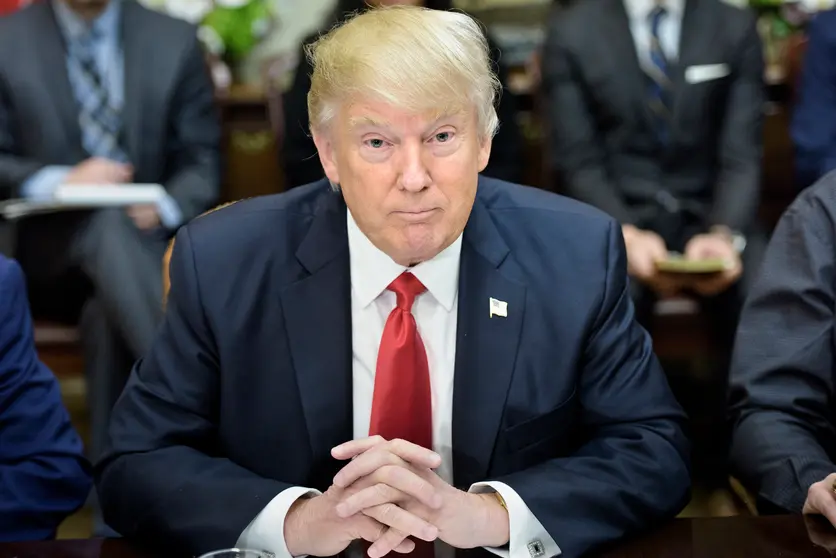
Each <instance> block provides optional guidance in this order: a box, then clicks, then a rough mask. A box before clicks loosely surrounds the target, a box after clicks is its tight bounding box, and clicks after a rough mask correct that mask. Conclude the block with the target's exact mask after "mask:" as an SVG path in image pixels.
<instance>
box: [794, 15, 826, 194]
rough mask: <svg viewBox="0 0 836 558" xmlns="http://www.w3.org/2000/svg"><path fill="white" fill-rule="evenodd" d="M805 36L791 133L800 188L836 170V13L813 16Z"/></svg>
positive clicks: (797, 180)
mask: <svg viewBox="0 0 836 558" xmlns="http://www.w3.org/2000/svg"><path fill="white" fill-rule="evenodd" d="M806 34H807V41H808V42H807V47H806V50H805V53H804V63H803V69H802V72H801V83H799V84H797V85H798V96H797V98H796V100H795V108H794V110H793V116H792V125H791V130H790V131H791V135H792V142H793V145H794V147H795V171H796V183H797V185H798V186H799V187H801V188H805V187H807V186H809V185H810V184H813V183H814V182H816V181H817V180H818V179H819V178H821V177H822V176H824V175H825V174H827V173H829V172H830V171H832V170H836V10H829V11H825V12H821V13H819V14H816V15H815V16H814V17H813V19H812V21H811V22H810V23H809V24H808V26H807V30H806Z"/></svg>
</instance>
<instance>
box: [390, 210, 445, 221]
mask: <svg viewBox="0 0 836 558" xmlns="http://www.w3.org/2000/svg"><path fill="white" fill-rule="evenodd" d="M436 211H438V210H437V209H427V210H424V211H395V212H394V214H395V215H396V216H397V217H399V218H401V219H403V220H404V221H409V222H412V223H415V222H420V221H426V220H427V219H429V218H430V217H432V216H433V215H435V213H436Z"/></svg>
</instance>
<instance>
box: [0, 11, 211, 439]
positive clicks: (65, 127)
mask: <svg viewBox="0 0 836 558" xmlns="http://www.w3.org/2000/svg"><path fill="white" fill-rule="evenodd" d="M59 1H60V0H55V1H54V2H52V3H51V2H49V1H45V2H39V3H36V4H33V5H31V6H29V7H28V8H26V9H24V10H22V11H20V12H17V13H15V14H13V15H12V16H10V17H8V18H5V19H2V20H0V198H16V197H43V196H45V195H46V196H47V197H48V195H49V191H50V190H51V189H52V188H54V187H55V186H57V184H59V183H60V182H61V180H62V177H63V176H66V174H67V173H68V172H69V169H70V168H71V167H73V166H74V165H77V164H78V163H80V162H82V161H84V160H86V159H88V158H89V157H92V156H94V155H97V156H102V155H101V154H99V153H90V152H89V149H88V148H87V147H86V146H85V143H84V138H85V137H86V136H85V130H86V128H83V125H82V119H81V117H80V114H81V109H80V105H81V104H82V103H84V102H87V98H85V97H83V96H82V95H81V93H80V91H82V90H81V89H80V86H79V85H78V76H77V75H76V74H73V72H72V68H73V65H72V64H71V62H72V61H73V59H72V56H71V53H72V48H74V46H75V44H76V43H75V41H80V40H81V38H82V36H83V34H84V32H85V31H86V30H87V29H88V28H89V26H87V25H85V24H84V22H83V21H81V20H80V18H79V17H78V16H77V15H76V14H74V13H73V12H72V11H71V10H70V8H69V7H68V6H67V5H65V4H61V3H59ZM93 25H94V28H95V30H96V32H97V35H96V39H97V42H96V43H95V45H94V46H95V48H94V53H95V59H94V60H95V61H96V62H98V66H99V71H100V72H101V74H102V81H103V82H104V83H105V86H106V87H107V89H108V95H109V97H110V100H111V103H112V104H116V105H118V104H120V103H118V102H117V101H115V99H119V98H121V99H122V102H121V108H120V109H118V113H119V116H120V119H121V122H122V127H121V134H120V136H119V138H118V143H119V146H118V147H119V149H120V150H121V151H122V152H123V153H124V155H125V157H126V159H127V161H128V162H129V163H130V164H132V165H133V169H134V171H133V181H134V182H140V183H159V184H162V185H163V186H164V187H165V188H166V191H167V192H168V196H169V197H168V199H167V200H166V201H167V203H166V204H165V207H160V210H159V211H160V213H159V214H160V218H161V221H162V226H161V227H158V228H157V229H152V230H140V229H138V228H137V227H136V226H135V225H134V223H133V221H132V220H131V219H130V218H129V217H128V216H127V214H126V213H125V212H124V211H123V210H121V209H109V210H100V211H95V212H71V213H62V214H54V215H46V216H40V217H34V218H28V219H25V220H24V221H23V222H21V223H20V226H19V227H18V230H17V252H16V253H17V257H18V259H19V261H20V262H21V265H22V266H23V268H24V270H25V271H26V273H27V276H28V278H29V279H30V284H31V285H32V286H33V293H32V294H33V297H32V298H33V301H35V302H41V301H44V300H49V301H50V302H54V303H56V304H60V303H63V302H65V301H64V300H62V299H64V298H66V297H67V294H66V291H65V289H64V287H66V286H67V284H68V281H69V279H68V278H70V277H75V276H76V274H77V272H80V273H78V275H80V276H82V277H83V279H84V280H85V281H89V283H91V284H92V291H93V296H94V300H95V302H93V303H91V306H89V307H88V308H86V309H85V314H84V316H83V319H82V323H81V325H82V335H83V337H84V339H83V340H84V345H85V349H86V350H85V356H86V358H85V362H86V366H87V367H88V370H87V377H88V400H89V402H90V405H91V408H90V413H91V421H92V429H91V430H92V431H91V444H90V450H91V453H92V454H93V455H96V454H97V453H98V452H99V450H100V449H101V444H102V438H103V436H104V434H105V431H106V425H107V422H108V418H109V414H110V409H111V407H112V405H113V403H114V402H115V397H116V395H118V393H119V392H120V391H121V388H122V386H123V385H124V382H125V380H126V378H127V375H128V372H129V370H130V364H131V362H132V360H134V359H136V358H137V357H140V356H141V355H143V354H144V353H145V352H146V351H147V350H148V348H149V347H150V345H151V340H152V338H153V336H154V334H155V332H156V328H157V325H158V323H159V320H160V318H161V304H162V285H161V274H162V263H161V261H162V255H163V253H164V251H165V247H166V242H167V239H168V237H169V236H170V235H171V234H172V233H173V231H174V230H175V229H176V228H177V227H178V226H179V225H180V224H181V223H183V222H186V221H188V220H189V219H191V218H192V217H194V216H195V215H198V214H199V213H201V212H203V211H204V210H206V209H207V208H209V207H210V206H212V205H213V204H214V203H215V202H216V199H217V197H218V189H219V152H218V149H219V146H218V144H219V136H220V125H219V121H218V118H217V114H216V111H215V107H214V100H213V87H212V84H211V81H210V79H209V75H208V72H207V69H206V65H205V62H204V57H203V53H202V49H201V47H200V44H199V43H198V40H197V38H196V33H195V29H194V27H193V26H191V25H189V24H187V23H185V22H183V21H179V20H176V19H173V18H171V17H168V16H165V15H162V14H159V13H157V12H153V11H150V10H148V9H146V8H144V7H142V6H140V5H139V4H138V3H136V2H134V1H133V0H112V2H110V4H109V5H108V6H107V8H106V10H105V11H104V13H102V14H101V15H100V16H99V17H98V18H97V19H96V20H95V23H94V24H93ZM22 45H27V46H26V47H25V48H24V47H22ZM119 75H122V79H118V78H119ZM114 76H115V77H114ZM56 293H59V294H60V295H59V296H58V297H57V298H58V300H56V296H55V294H56ZM50 295H52V296H50ZM103 330H107V331H110V332H111V333H110V334H108V335H104V334H102V331H103ZM111 338H117V339H119V347H116V348H114V347H110V346H104V345H106V344H108V339H111ZM108 355H109V356H110V357H113V359H110V358H105V357H106V356H108Z"/></svg>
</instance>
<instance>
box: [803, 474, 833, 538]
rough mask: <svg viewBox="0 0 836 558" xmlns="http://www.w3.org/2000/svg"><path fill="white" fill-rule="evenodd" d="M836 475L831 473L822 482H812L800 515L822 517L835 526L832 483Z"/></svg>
mask: <svg viewBox="0 0 836 558" xmlns="http://www.w3.org/2000/svg"><path fill="white" fill-rule="evenodd" d="M834 482H836V473H831V474H829V475H827V477H825V479H824V480H821V481H819V482H814V483H813V484H811V485H810V488H809V489H808V490H807V500H806V501H805V502H804V509H803V510H802V513H804V514H805V515H808V514H816V515H823V516H825V517H826V518H827V520H828V521H830V523H831V525H834V526H836V492H835V491H834V489H833V488H834V487H833V483H834Z"/></svg>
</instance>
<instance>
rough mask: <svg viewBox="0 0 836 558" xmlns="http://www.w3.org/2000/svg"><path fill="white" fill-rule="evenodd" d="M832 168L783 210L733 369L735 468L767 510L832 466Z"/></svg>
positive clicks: (835, 227) (795, 502)
mask: <svg viewBox="0 0 836 558" xmlns="http://www.w3.org/2000/svg"><path fill="white" fill-rule="evenodd" d="M834 245H836V173H830V174H829V175H827V176H826V177H824V178H823V179H822V180H821V181H820V183H819V184H817V185H815V186H812V187H810V188H808V189H807V190H805V191H804V192H803V193H802V194H801V195H800V196H799V197H798V199H796V200H795V202H793V204H792V205H791V206H790V207H789V209H787V211H786V213H785V214H784V215H783V216H782V217H781V220H780V221H779V223H778V226H777V227H776V229H775V232H774V233H773V235H772V240H771V242H770V244H769V248H768V250H767V252H766V257H765V259H764V260H763V264H762V267H761V275H760V278H759V279H758V281H757V282H756V283H755V285H754V286H753V288H752V292H751V295H750V297H749V299H748V300H747V302H746V305H745V307H744V309H743V314H742V316H741V319H740V326H739V329H738V333H737V340H736V343H735V352H734V359H733V363H732V369H731V410H732V418H733V420H734V423H735V430H734V438H733V444H732V453H731V457H732V463H733V465H734V468H735V473H736V474H737V475H738V476H739V477H740V478H741V480H742V481H743V482H744V483H745V484H746V485H747V486H748V487H749V488H751V489H752V490H753V491H754V492H755V493H756V494H757V497H758V503H759V505H760V506H761V508H762V509H763V510H764V511H792V512H800V511H801V508H802V506H803V504H804V500H805V499H806V496H807V489H808V488H809V487H810V485H811V484H813V483H814V482H816V481H820V480H822V479H824V477H826V476H827V475H829V474H830V473H833V472H834V471H836V404H834V397H836V390H834V382H836V377H834V373H835V372H834V371H836V369H835V368H834V363H836V337H834V332H835V331H836V330H835V329H834V322H836V310H834V308H836V255H834V250H833V247H834Z"/></svg>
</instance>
